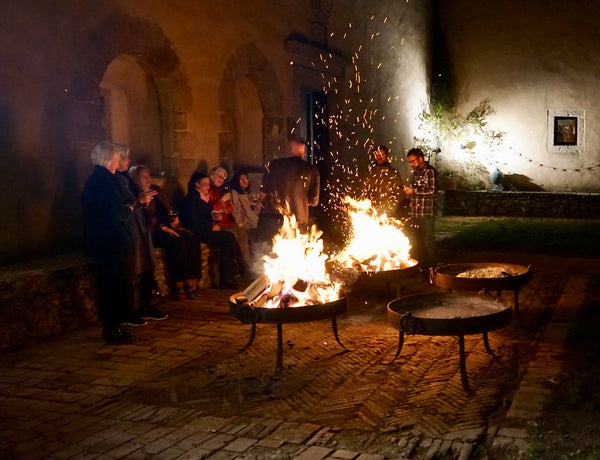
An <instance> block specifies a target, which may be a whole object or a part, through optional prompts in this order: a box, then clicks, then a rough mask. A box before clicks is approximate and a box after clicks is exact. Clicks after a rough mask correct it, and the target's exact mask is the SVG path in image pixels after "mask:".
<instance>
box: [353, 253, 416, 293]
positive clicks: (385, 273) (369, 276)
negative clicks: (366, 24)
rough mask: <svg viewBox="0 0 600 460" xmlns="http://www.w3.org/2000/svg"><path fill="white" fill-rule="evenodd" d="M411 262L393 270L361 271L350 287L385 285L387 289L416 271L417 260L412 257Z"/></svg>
mask: <svg viewBox="0 0 600 460" xmlns="http://www.w3.org/2000/svg"><path fill="white" fill-rule="evenodd" d="M411 262H412V263H413V264H412V265H408V266H406V267H402V268H396V269H394V270H382V271H372V272H361V274H360V275H359V276H358V279H357V280H356V282H355V283H354V284H353V286H352V288H353V289H358V288H373V287H379V286H385V287H386V289H387V290H389V289H390V286H391V285H392V284H394V283H397V282H398V281H401V280H404V279H406V278H408V277H410V276H412V275H414V274H416V273H418V271H419V267H418V262H417V261H416V260H414V259H411Z"/></svg>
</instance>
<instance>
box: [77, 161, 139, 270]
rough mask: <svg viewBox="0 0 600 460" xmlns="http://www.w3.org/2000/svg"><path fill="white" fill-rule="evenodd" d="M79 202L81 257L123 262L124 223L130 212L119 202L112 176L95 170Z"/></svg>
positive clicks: (125, 245) (125, 244)
mask: <svg viewBox="0 0 600 460" xmlns="http://www.w3.org/2000/svg"><path fill="white" fill-rule="evenodd" d="M81 201H82V207H83V244H84V250H85V253H86V254H87V255H88V256H90V257H93V258H94V259H96V260H97V261H99V262H102V261H111V260H112V261H114V260H119V259H124V258H125V257H126V256H127V251H128V248H129V235H128V231H127V221H128V219H129V218H130V216H131V212H132V211H131V209H130V208H129V206H127V205H126V204H125V203H124V202H123V197H122V194H121V192H120V190H119V185H118V182H117V180H116V177H115V175H114V174H112V173H111V172H110V171H109V170H108V169H106V168H104V167H102V166H95V167H94V170H93V172H92V174H91V175H90V177H89V178H88V180H87V181H86V183H85V186H84V188H83V193H82V200H81Z"/></svg>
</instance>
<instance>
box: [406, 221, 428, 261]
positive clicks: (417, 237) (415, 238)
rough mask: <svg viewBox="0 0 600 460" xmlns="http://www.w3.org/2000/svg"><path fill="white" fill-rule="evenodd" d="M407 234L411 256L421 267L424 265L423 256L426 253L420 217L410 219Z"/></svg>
mask: <svg viewBox="0 0 600 460" xmlns="http://www.w3.org/2000/svg"><path fill="white" fill-rule="evenodd" d="M406 236H407V237H408V239H409V241H410V247H411V248H410V257H411V258H413V259H415V260H416V261H417V262H419V264H420V266H421V267H424V266H425V265H424V261H423V258H424V256H425V254H424V250H423V249H424V244H423V233H422V231H421V222H420V219H416V218H413V219H411V220H410V222H409V227H408V231H407V235H406Z"/></svg>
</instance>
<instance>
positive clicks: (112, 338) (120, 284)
mask: <svg viewBox="0 0 600 460" xmlns="http://www.w3.org/2000/svg"><path fill="white" fill-rule="evenodd" d="M96 289H97V299H98V315H99V317H100V321H102V323H103V325H104V330H103V331H102V336H103V337H104V338H105V339H106V340H107V341H109V342H115V343H129V342H131V341H133V340H134V339H135V336H133V335H131V334H129V332H128V331H126V330H123V329H121V328H120V326H119V325H120V324H121V323H122V322H123V321H124V320H125V318H126V316H127V309H128V289H127V278H126V276H125V270H124V266H123V262H122V261H114V262H108V263H101V264H98V265H96Z"/></svg>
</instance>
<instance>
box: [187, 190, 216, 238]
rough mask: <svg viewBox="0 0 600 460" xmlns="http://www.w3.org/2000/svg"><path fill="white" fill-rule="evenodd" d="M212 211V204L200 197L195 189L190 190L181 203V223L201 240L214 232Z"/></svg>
mask: <svg viewBox="0 0 600 460" xmlns="http://www.w3.org/2000/svg"><path fill="white" fill-rule="evenodd" d="M211 211H212V206H211V204H210V203H207V202H206V201H204V200H203V199H202V198H200V194H199V193H198V192H197V191H195V190H192V191H190V192H189V193H188V194H187V195H186V196H185V198H184V199H183V201H182V202H181V203H180V205H179V214H180V218H181V223H182V224H183V226H184V227H186V228H189V229H190V230H191V231H192V232H194V234H195V235H196V236H197V237H199V238H200V239H201V240H202V239H203V238H204V237H205V236H206V235H207V234H209V233H210V232H212V226H213V219H212V216H211V214H210V213H211Z"/></svg>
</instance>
